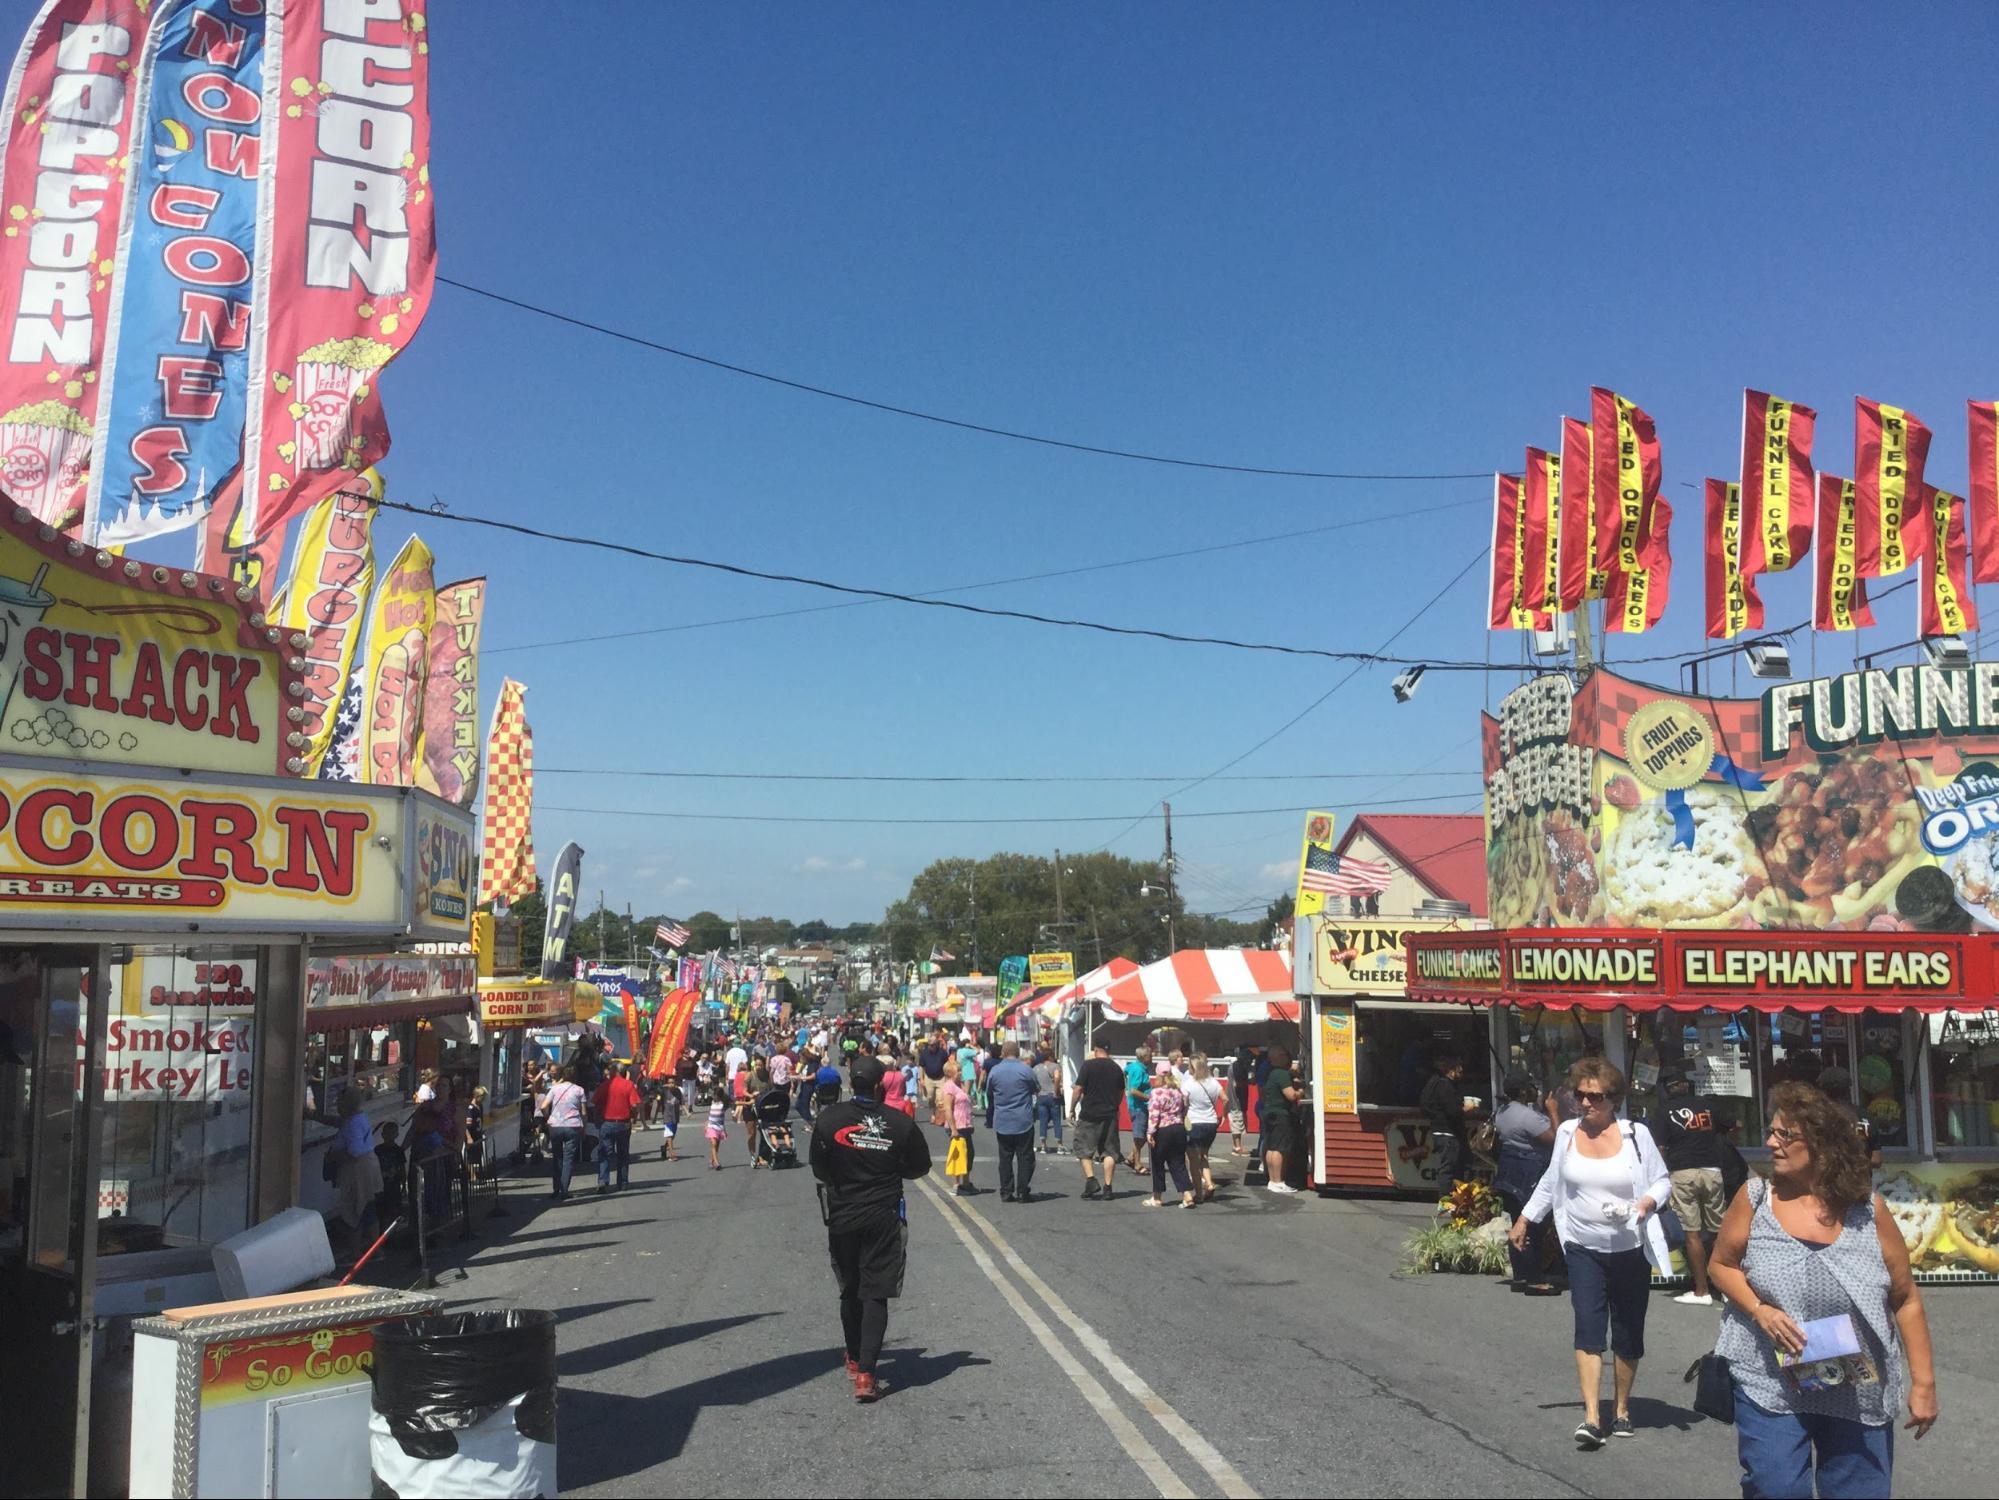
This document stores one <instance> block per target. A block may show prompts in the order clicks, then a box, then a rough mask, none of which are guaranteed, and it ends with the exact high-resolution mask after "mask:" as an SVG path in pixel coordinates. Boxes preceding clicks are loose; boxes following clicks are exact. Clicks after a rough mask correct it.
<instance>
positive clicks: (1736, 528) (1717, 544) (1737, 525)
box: [1706, 479, 1763, 641]
mask: <svg viewBox="0 0 1999 1500" xmlns="http://www.w3.org/2000/svg"><path fill="white" fill-rule="evenodd" d="M1743 508H1744V507H1743V499H1742V486H1741V485H1739V484H1730V483H1729V482H1728V481H1727V480H1725V479H1710V480H1709V481H1708V482H1707V527H1706V532H1707V634H1708V639H1709V640H1714V641H1730V640H1734V639H1735V637H1736V636H1738V635H1740V634H1741V633H1742V632H1743V631H1745V630H1758V629H1761V628H1762V625H1763V601H1762V600H1761V599H1760V598H1758V597H1757V594H1756V586H1755V584H1753V583H1752V582H1751V581H1750V579H1749V576H1748V574H1747V573H1745V572H1744V571H1743V567H1742V553H1743Z"/></svg>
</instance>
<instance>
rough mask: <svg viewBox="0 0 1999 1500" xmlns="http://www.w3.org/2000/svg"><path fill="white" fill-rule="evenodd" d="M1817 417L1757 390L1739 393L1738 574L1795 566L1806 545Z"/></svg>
mask: <svg viewBox="0 0 1999 1500" xmlns="http://www.w3.org/2000/svg"><path fill="white" fill-rule="evenodd" d="M1817 425H1818V413H1817V412H1815V411H1813V410H1812V408H1811V407H1809V406H1800V405H1799V404H1798V403H1797V402H1795V401H1785V400H1781V399H1780V398H1778V397H1776V396H1772V395H1769V394H1767V393H1766V392H1763V391H1744V392H1743V393H1742V514H1743V519H1744V521H1745V522H1746V524H1747V530H1746V533H1745V535H1744V537H1743V548H1742V571H1743V574H1744V575H1745V576H1746V577H1749V578H1755V577H1757V576H1758V575H1759V574H1763V573H1782V572H1785V571H1787V570H1788V569H1790V568H1793V567H1795V566H1796V565H1797V564H1798V562H1799V560H1800V559H1802V558H1803V557H1804V555H1805V552H1806V550H1807V549H1808V548H1809V547H1810V546H1811V544H1812V516H1813V513H1814V511H1815V510H1816V508H1817V505H1818V496H1817V494H1816V492H1815V487H1814V483H1813V480H1812V433H1813V430H1814V429H1815V428H1816V427H1817Z"/></svg>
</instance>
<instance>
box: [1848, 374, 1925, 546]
mask: <svg viewBox="0 0 1999 1500" xmlns="http://www.w3.org/2000/svg"><path fill="white" fill-rule="evenodd" d="M1929 452H1930V430H1929V428H1927V427H1925V426H1924V425H1923V424H1922V422H1921V421H1919V420H1918V419H1917V418H1916V417H1914V416H1912V415H1911V414H1910V413H1908V412H1906V411H1904V410H1902V408H1901V407H1899V406H1884V405H1882V404H1881V403H1880V402H1879V401H1869V400H1868V399H1867V398H1866V397H1864V396H1860V397H1855V398H1854V402H1853V500H1854V507H1855V509H1854V515H1855V519H1856V522H1857V529H1856V531H1855V534H1854V545H1855V548H1856V553H1857V559H1856V560H1857V564H1858V566H1859V569H1860V576H1861V577H1862V578H1892V577H1894V576H1895V575H1896V574H1897V573H1899V572H1901V571H1902V570H1903V569H1904V568H1906V567H1908V566H1909V564H1910V563H1912V562H1915V561H1916V560H1917V559H1918V558H1920V557H1921V556H1922V555H1923V552H1924V550H1925V549H1926V548H1927V547H1928V546H1929V535H1930V527H1929V525H1928V523H1927V521H1926V520H1925V519H1924V517H1923V514H1922V511H1923V505H1922V501H1923V465H1924V462H1925V461H1926V460H1927V459H1928V457H1929Z"/></svg>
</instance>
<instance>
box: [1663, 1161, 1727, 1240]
mask: <svg viewBox="0 0 1999 1500" xmlns="http://www.w3.org/2000/svg"><path fill="white" fill-rule="evenodd" d="M1727 1208H1728V1205H1727V1204H1726V1203H1725V1202H1723V1201H1722V1196H1721V1168H1720V1167H1683V1168H1682V1169H1681V1170H1679V1171H1677V1172H1675V1173H1673V1212H1674V1213H1675V1214H1677V1215H1679V1219H1680V1227H1681V1228H1682V1229H1684V1230H1686V1232H1687V1233H1688V1234H1713V1233H1715V1232H1716V1231H1718V1230H1719V1229H1720V1228H1721V1216H1722V1214H1723V1212H1725V1211H1726V1210H1727Z"/></svg>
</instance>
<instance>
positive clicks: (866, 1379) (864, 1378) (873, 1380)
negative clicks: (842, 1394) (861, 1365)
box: [854, 1370, 888, 1404]
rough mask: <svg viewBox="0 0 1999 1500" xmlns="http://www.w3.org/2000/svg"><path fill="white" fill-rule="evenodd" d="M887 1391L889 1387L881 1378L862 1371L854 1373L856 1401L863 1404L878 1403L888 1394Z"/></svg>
mask: <svg viewBox="0 0 1999 1500" xmlns="http://www.w3.org/2000/svg"><path fill="white" fill-rule="evenodd" d="M887 1391H888V1386H887V1385H886V1384H885V1383H884V1382H883V1381H882V1379H881V1377H880V1376H878V1375H869V1374H866V1373H864V1372H863V1371H860V1370H856V1371H855V1372H854V1399H855V1400H856V1401H859V1402H861V1403H863V1404H865V1403H867V1402H869V1401H876V1400H879V1399H880V1398H881V1397H882V1396H883V1395H884V1394H886V1393H887Z"/></svg>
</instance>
